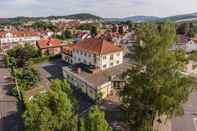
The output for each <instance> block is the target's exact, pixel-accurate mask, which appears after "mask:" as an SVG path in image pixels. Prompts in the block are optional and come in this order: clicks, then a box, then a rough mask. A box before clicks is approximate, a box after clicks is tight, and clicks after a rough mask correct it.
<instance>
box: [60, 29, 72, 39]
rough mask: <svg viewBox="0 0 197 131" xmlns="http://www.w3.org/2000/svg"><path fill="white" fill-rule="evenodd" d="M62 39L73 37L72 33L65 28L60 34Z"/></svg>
mask: <svg viewBox="0 0 197 131" xmlns="http://www.w3.org/2000/svg"><path fill="white" fill-rule="evenodd" d="M62 37H63V39H70V38H72V37H73V34H72V32H71V31H70V30H65V31H64V32H63V34H62Z"/></svg>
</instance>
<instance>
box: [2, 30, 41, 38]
mask: <svg viewBox="0 0 197 131" xmlns="http://www.w3.org/2000/svg"><path fill="white" fill-rule="evenodd" d="M8 33H11V34H12V35H13V37H30V36H38V35H39V34H38V33H37V32H26V31H10V32H6V31H1V32H0V38H3V37H5V36H6V34H8Z"/></svg>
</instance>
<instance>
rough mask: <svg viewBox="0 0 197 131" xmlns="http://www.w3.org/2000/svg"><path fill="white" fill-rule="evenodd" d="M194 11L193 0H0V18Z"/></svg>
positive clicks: (167, 14) (113, 15)
mask: <svg viewBox="0 0 197 131" xmlns="http://www.w3.org/2000/svg"><path fill="white" fill-rule="evenodd" d="M191 12H197V0H0V18H1V17H15V16H49V15H67V14H73V13H92V14H95V15H99V16H102V17H125V16H134V15H154V16H161V17H163V16H170V15H176V14H184V13H191Z"/></svg>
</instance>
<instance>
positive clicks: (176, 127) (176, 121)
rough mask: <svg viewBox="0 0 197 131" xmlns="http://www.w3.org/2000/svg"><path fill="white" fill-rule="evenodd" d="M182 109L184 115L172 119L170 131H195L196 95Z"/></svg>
mask: <svg viewBox="0 0 197 131" xmlns="http://www.w3.org/2000/svg"><path fill="white" fill-rule="evenodd" d="M183 107H184V115H183V116H180V117H174V118H173V119H172V131H197V93H193V94H192V95H191V97H190V99H189V101H188V102H187V103H186V104H184V106H183Z"/></svg>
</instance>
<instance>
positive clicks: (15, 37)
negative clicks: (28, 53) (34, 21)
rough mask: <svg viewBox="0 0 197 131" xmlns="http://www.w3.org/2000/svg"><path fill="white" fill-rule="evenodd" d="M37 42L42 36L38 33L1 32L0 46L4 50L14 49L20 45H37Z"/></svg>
mask: <svg viewBox="0 0 197 131" xmlns="http://www.w3.org/2000/svg"><path fill="white" fill-rule="evenodd" d="M37 40H40V36H39V34H38V33H37V32H23V31H10V32H6V31H3V32H0V45H1V48H2V49H9V48H12V47H13V46H14V45H16V44H19V43H21V44H22V43H30V44H34V45H35V44H36V41H37Z"/></svg>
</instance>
